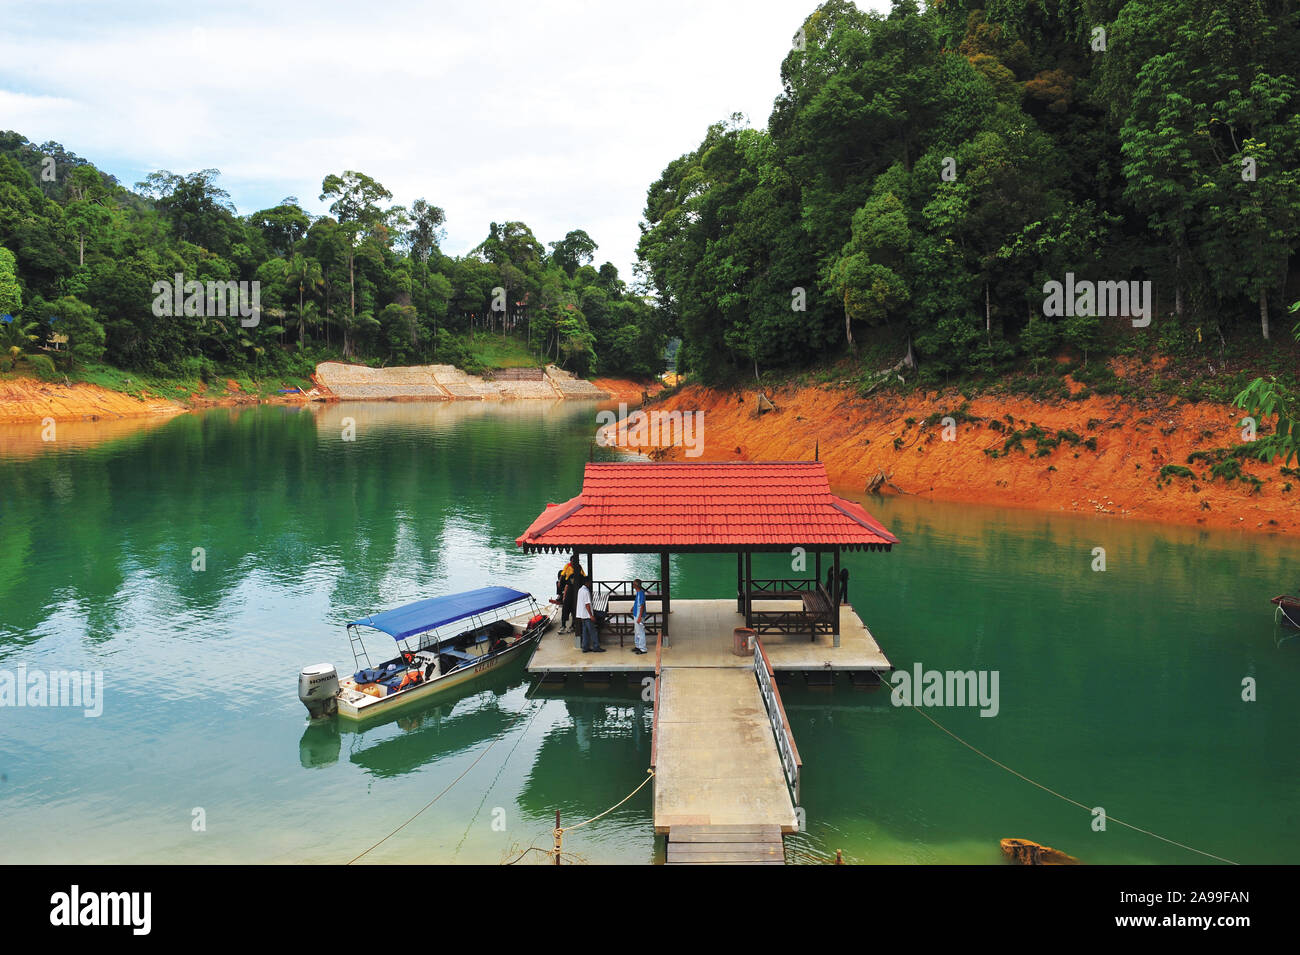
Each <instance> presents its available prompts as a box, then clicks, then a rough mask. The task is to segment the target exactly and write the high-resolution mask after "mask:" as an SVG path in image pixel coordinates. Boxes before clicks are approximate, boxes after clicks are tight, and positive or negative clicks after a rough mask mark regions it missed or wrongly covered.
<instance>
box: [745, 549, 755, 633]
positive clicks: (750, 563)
mask: <svg viewBox="0 0 1300 955" xmlns="http://www.w3.org/2000/svg"><path fill="white" fill-rule="evenodd" d="M753 625H754V555H753V554H751V553H750V552H749V551H745V626H746V627H752V626H753Z"/></svg>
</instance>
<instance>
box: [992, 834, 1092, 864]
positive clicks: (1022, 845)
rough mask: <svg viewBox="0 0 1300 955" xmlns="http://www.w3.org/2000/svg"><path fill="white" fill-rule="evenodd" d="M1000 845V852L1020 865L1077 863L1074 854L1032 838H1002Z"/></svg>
mask: <svg viewBox="0 0 1300 955" xmlns="http://www.w3.org/2000/svg"><path fill="white" fill-rule="evenodd" d="M1001 845H1002V854H1003V855H1004V856H1006V857H1007V858H1008V859H1011V860H1012V861H1013V862H1019V863H1020V864H1021V865H1079V860H1078V859H1076V858H1075V857H1074V856H1071V855H1066V854H1065V853H1064V852H1062V851H1061V850H1060V849H1053V848H1052V847H1051V846H1044V845H1039V844H1038V843H1037V842H1034V841H1033V840H1032V839H1014V838H1013V839H1003V840H1002V843H1001Z"/></svg>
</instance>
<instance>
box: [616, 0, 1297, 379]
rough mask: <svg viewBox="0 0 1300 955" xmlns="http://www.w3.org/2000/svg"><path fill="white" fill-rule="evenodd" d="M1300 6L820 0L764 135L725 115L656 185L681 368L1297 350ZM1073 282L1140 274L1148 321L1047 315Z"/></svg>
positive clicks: (652, 198)
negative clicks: (1056, 287)
mask: <svg viewBox="0 0 1300 955" xmlns="http://www.w3.org/2000/svg"><path fill="white" fill-rule="evenodd" d="M1298 16H1300V15H1298V14H1297V6H1296V4H1295V3H1294V2H1288V0H1226V2H1225V0H1128V2H1124V0H1083V2H1079V0H936V2H934V3H932V4H930V5H929V6H928V7H927V8H925V9H922V8H921V7H920V6H919V5H918V4H917V3H915V2H911V0H899V2H896V3H895V4H894V5H893V8H892V11H891V12H890V13H889V14H888V15H885V16H881V15H876V14H871V13H864V12H862V11H860V10H858V9H857V8H856V7H855V6H854V5H853V4H852V3H848V2H845V0H829V2H827V3H824V4H822V5H821V6H819V7H818V8H817V9H816V11H815V12H813V13H812V14H811V16H809V17H808V18H807V19H806V20H805V21H804V23H803V25H802V27H801V28H800V29H799V30H798V32H797V33H796V34H795V35H794V36H793V37H792V41H791V49H790V51H789V53H788V54H787V55H786V57H785V59H784V61H783V62H782V63H781V65H780V70H781V80H782V87H783V89H782V93H781V94H780V96H779V97H778V98H777V100H776V102H775V105H774V107H773V110H772V113H771V116H770V117H769V118H768V120H767V123H766V127H765V128H761V129H760V128H753V127H752V126H750V125H747V124H746V123H745V122H744V118H743V117H740V116H734V117H732V118H731V119H730V120H728V121H724V122H720V123H717V124H715V125H714V126H712V127H710V128H709V130H708V131H707V133H706V135H705V136H704V139H703V141H702V142H701V143H700V145H699V146H698V147H697V148H696V149H695V150H693V151H692V152H690V153H688V154H686V155H684V156H681V157H679V158H677V159H675V160H673V161H672V162H670V163H669V164H668V165H667V167H666V168H665V169H664V171H663V174H662V176H661V177H660V178H659V180H658V181H657V182H655V183H654V184H653V185H652V186H651V188H650V190H649V194H648V198H647V204H646V210H645V223H644V224H643V227H642V231H643V235H642V238H641V241H640V245H639V248H638V252H639V254H640V256H641V258H642V259H643V261H644V263H645V267H646V268H647V270H648V274H649V276H650V278H651V280H652V283H653V286H654V289H655V291H656V294H657V298H658V300H659V302H660V303H661V305H662V306H663V307H664V308H666V309H667V310H668V311H669V313H670V315H671V317H672V323H673V327H674V329H676V330H678V331H679V333H680V335H681V338H682V342H683V344H682V356H681V359H680V361H679V367H680V368H689V369H691V370H693V371H695V372H697V373H698V374H700V375H701V376H703V377H705V378H725V377H727V376H728V375H733V376H734V375H736V374H738V373H746V374H748V375H750V376H751V380H752V376H753V375H754V374H756V373H757V372H758V371H759V370H762V371H763V372H766V371H767V370H768V369H772V368H779V367H788V366H798V365H801V364H807V363H810V362H813V363H815V362H819V361H824V360H825V359H826V357H827V356H843V355H848V354H851V353H852V352H853V350H854V349H855V346H861V344H862V343H864V342H866V343H871V342H880V341H888V342H890V348H891V349H892V354H893V355H894V357H895V358H897V357H898V356H899V355H901V354H903V353H904V352H905V350H907V348H908V343H909V342H910V346H911V348H910V351H909V352H907V353H908V354H909V355H910V357H911V359H912V362H911V363H910V364H912V365H913V367H914V368H915V369H916V375H917V377H918V378H919V380H921V381H928V382H937V383H943V382H946V381H951V382H956V381H957V380H959V379H960V378H961V377H962V376H971V375H977V374H1005V372H1006V370H1007V369H1008V368H1010V367H1014V366H1020V367H1026V366H1029V365H1031V364H1032V363H1033V362H1034V361H1035V360H1038V361H1044V360H1047V361H1050V360H1051V359H1052V358H1054V357H1055V356H1057V355H1059V354H1061V353H1062V352H1066V353H1068V354H1071V355H1073V356H1075V357H1076V358H1079V359H1082V360H1083V361H1086V360H1087V356H1088V355H1089V354H1090V353H1091V354H1093V355H1095V354H1097V353H1098V349H1113V348H1115V347H1128V348H1131V347H1134V345H1133V343H1134V341H1135V340H1136V341H1139V342H1145V343H1149V344H1150V346H1151V347H1155V348H1160V349H1162V350H1164V351H1168V352H1175V353H1186V354H1188V355H1204V356H1206V357H1212V358H1214V359H1216V360H1217V359H1218V358H1219V357H1220V355H1221V354H1222V352H1223V351H1224V350H1225V349H1226V348H1227V347H1228V346H1230V345H1231V344H1233V343H1243V344H1245V345H1246V346H1247V347H1249V348H1252V349H1253V352H1252V353H1253V354H1254V355H1256V356H1260V355H1262V356H1264V357H1265V358H1266V359H1267V358H1268V357H1269V356H1271V355H1273V354H1274V352H1273V349H1275V348H1277V347H1279V346H1280V347H1281V348H1282V351H1280V352H1277V353H1276V354H1278V355H1280V356H1283V357H1285V359H1286V361H1287V362H1288V363H1290V364H1292V365H1293V364H1294V355H1295V352H1294V346H1293V343H1292V342H1291V340H1290V339H1291V335H1290V326H1291V324H1292V321H1291V320H1287V321H1285V323H1283V322H1281V321H1279V319H1280V318H1282V319H1285V318H1286V317H1287V311H1288V309H1287V307H1286V306H1287V303H1289V302H1292V301H1294V300H1295V299H1296V298H1300V292H1298V291H1297V284H1296V280H1295V276H1294V271H1295V270H1294V269H1293V268H1291V266H1292V264H1293V262H1294V256H1295V253H1296V247H1297V244H1298V243H1300V170H1297V161H1298V160H1300V112H1298V110H1297V107H1298V106H1300V100H1298V99H1297V87H1296V79H1297V75H1298V71H1297V66H1298V65H1300V19H1298ZM1069 274H1073V275H1074V276H1077V277H1078V278H1079V279H1080V280H1085V279H1086V280H1088V281H1108V282H1125V283H1129V282H1139V283H1142V282H1150V283H1151V284H1150V288H1151V291H1152V297H1153V298H1154V300H1155V301H1154V308H1152V315H1153V320H1152V321H1150V323H1149V324H1148V325H1146V326H1144V327H1142V328H1136V327H1134V324H1133V322H1131V321H1130V320H1129V319H1128V318H1127V317H1116V316H1114V315H1111V316H1106V315H1098V314H1093V315H1086V314H1073V315H1070V314H1066V315H1055V316H1049V315H1047V314H1045V309H1044V286H1045V283H1047V282H1049V281H1058V282H1065V281H1066V279H1067V275H1069ZM1279 325H1281V329H1280V331H1281V334H1279ZM1265 341H1267V343H1268V344H1267V345H1266V346H1265V347H1264V348H1262V349H1261V348H1259V347H1256V343H1263V342H1265ZM1094 364H1095V363H1094ZM1207 373H1208V372H1207Z"/></svg>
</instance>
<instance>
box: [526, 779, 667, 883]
mask: <svg viewBox="0 0 1300 955" xmlns="http://www.w3.org/2000/svg"><path fill="white" fill-rule="evenodd" d="M645 772H646V777H645V779H643V780H641V785H639V786H637V787H636V789H634V790H632V791H631V792H630V793H628V794H627V795H626V796H624V797H623V798H622V799H620V800H619V801H618V802H616V803H614V805H612V806H610V807H609V808H608V809H606V810H605V811H604V812H602V813H598V814H597V815H594V816H592V817H591V818H590V819H586V820H583V821H582V822H578V823H574V824H573V825H572V826H558V827H557V828H555V829H552V830H551V833H552V835H557V836H562V835H564V833H566V832H568V831H569V830H570V829H581V828H582V827H583V826H585V825H588V824H589V823H593V822H595V821H596V820H597V819H600V818H602V817H604V816H608V815H609V814H610V813H611V812H613V811H614V810H615V809H617V808H618V807H619V806H621V805H623V803H625V802H627V801H628V800H629V799H631V798H632V797H633V796H635V795H636V794H637V793H639V792H640V791H641V790H642V789H644V788H645V785H646V783H648V782H650V780H652V779H654V778H655V771H654V770H653V769H647V770H646V771H645ZM530 852H541V853H544V854H546V855H551V856H553V855H554V854H555V850H554V849H543V848H541V847H539V846H529V847H528V848H527V849H525V850H524V851H523V852H521V853H519V855H517V856H515V857H514V858H513V859H511V860H510V861H509V862H503V863H502V865H514V864H515V863H516V862H518V861H519V860H520V859H522V858H523V857H524V856H526V855H528V853H530ZM564 855H568V853H561V856H564ZM561 861H563V859H561Z"/></svg>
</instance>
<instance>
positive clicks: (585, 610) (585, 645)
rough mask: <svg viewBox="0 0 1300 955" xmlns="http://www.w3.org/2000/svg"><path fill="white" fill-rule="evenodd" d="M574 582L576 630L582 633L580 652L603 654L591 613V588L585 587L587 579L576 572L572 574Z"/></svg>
mask: <svg viewBox="0 0 1300 955" xmlns="http://www.w3.org/2000/svg"><path fill="white" fill-rule="evenodd" d="M574 581H575V582H576V583H577V585H578V606H577V607H576V608H575V611H576V613H577V617H578V628H579V629H580V630H581V631H582V652H583V653H604V652H605V648H604V647H602V646H601V645H600V637H599V636H598V635H597V633H596V620H595V614H593V613H592V611H591V588H590V587H588V586H587V578H586V577H585V576H583V574H582V572H581V571H578V572H576V573H575V574H574Z"/></svg>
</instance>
